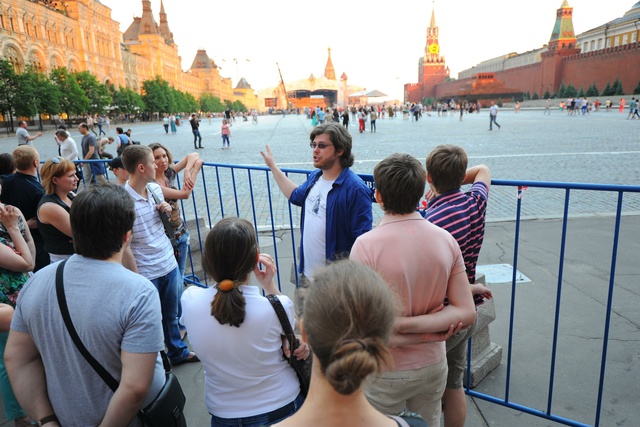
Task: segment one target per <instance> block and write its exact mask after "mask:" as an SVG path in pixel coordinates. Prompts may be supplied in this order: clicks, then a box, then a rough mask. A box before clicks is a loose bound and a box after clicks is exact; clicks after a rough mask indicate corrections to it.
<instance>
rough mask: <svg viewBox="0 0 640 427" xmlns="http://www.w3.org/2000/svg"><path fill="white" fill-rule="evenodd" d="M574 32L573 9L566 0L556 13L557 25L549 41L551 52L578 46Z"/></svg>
mask: <svg viewBox="0 0 640 427" xmlns="http://www.w3.org/2000/svg"><path fill="white" fill-rule="evenodd" d="M576 41H577V38H576V35H575V33H574V32H573V8H572V7H571V6H569V2H568V1H567V0H564V1H563V2H562V5H561V6H560V9H558V10H557V13H556V23H555V25H554V26H553V31H552V32H551V38H550V39H549V50H557V49H572V48H574V47H575V45H576Z"/></svg>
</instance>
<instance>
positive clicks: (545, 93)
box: [542, 90, 551, 99]
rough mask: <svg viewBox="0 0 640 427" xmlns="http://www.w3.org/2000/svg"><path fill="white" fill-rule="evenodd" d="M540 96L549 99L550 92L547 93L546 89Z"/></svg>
mask: <svg viewBox="0 0 640 427" xmlns="http://www.w3.org/2000/svg"><path fill="white" fill-rule="evenodd" d="M542 97H543V98H544V99H549V98H550V97H551V94H550V93H549V91H548V90H547V91H545V92H544V95H542Z"/></svg>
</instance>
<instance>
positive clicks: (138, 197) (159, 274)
mask: <svg viewBox="0 0 640 427" xmlns="http://www.w3.org/2000/svg"><path fill="white" fill-rule="evenodd" d="M122 163H124V167H125V168H126V169H127V172H128V173H129V181H127V183H126V184H125V186H124V188H125V189H126V190H127V191H128V192H129V194H130V195H131V197H132V198H133V199H134V201H135V221H134V223H133V234H132V236H131V245H130V247H129V248H128V249H127V250H125V253H124V258H123V264H124V265H126V266H127V267H129V268H130V269H132V270H133V271H136V270H137V272H138V273H139V274H141V275H142V276H144V277H146V278H147V279H149V280H150V281H151V283H153V285H154V286H155V287H156V289H157V290H158V294H159V297H160V305H161V307H162V329H163V332H164V343H165V345H166V346H167V349H168V351H167V356H168V357H169V359H170V360H171V363H172V364H174V365H177V364H181V363H185V362H198V361H199V359H198V357H197V356H196V354H195V353H194V352H190V351H189V349H188V348H187V344H186V343H185V342H184V341H183V340H182V338H181V336H180V327H179V325H178V312H179V304H180V295H181V294H182V288H183V286H182V277H180V269H179V267H178V263H177V261H176V258H175V254H174V250H173V247H172V245H171V241H170V240H169V238H168V237H167V235H166V234H165V228H164V225H163V221H162V218H161V217H160V215H170V214H171V205H169V203H167V202H165V200H164V196H163V194H162V189H161V188H160V186H159V185H158V184H157V183H155V182H153V181H154V180H155V178H156V164H155V160H154V158H153V152H152V151H151V148H149V147H146V146H144V145H133V146H131V147H128V148H127V149H126V150H124V151H123V152H122ZM151 192H153V195H152V194H151ZM154 195H155V197H154ZM156 199H157V200H158V201H159V202H160V203H156Z"/></svg>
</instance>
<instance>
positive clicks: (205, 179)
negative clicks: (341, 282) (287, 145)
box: [111, 163, 640, 426]
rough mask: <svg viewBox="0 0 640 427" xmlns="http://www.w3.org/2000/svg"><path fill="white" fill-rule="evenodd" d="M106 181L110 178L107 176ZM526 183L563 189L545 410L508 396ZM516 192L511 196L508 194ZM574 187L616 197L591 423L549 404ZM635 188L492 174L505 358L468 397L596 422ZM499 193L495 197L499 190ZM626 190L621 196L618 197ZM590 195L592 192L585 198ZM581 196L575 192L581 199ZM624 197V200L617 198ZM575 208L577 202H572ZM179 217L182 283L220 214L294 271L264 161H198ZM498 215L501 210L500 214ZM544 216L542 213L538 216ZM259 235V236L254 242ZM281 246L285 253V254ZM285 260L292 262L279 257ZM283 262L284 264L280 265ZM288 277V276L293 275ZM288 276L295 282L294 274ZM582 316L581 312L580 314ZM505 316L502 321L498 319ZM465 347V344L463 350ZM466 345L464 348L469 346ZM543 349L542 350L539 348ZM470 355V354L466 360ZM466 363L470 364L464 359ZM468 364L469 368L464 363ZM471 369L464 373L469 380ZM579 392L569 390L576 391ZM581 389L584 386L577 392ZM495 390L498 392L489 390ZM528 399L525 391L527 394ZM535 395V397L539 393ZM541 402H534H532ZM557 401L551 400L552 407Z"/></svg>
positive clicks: (289, 225)
mask: <svg viewBox="0 0 640 427" xmlns="http://www.w3.org/2000/svg"><path fill="white" fill-rule="evenodd" d="M283 171H284V172H285V174H286V175H287V176H289V178H290V179H292V180H293V181H294V182H296V183H302V182H303V181H304V180H305V179H306V178H307V176H308V174H309V173H310V172H311V171H309V170H298V169H283ZM360 176H361V177H362V178H363V179H364V180H365V182H367V183H368V184H369V185H370V186H373V177H372V175H360ZM111 180H113V177H111ZM526 189H529V191H530V192H532V189H540V190H541V191H542V192H544V193H545V194H547V193H548V192H551V191H556V192H557V191H560V192H562V193H564V196H563V203H562V205H563V207H562V209H561V212H557V213H553V214H552V215H551V216H555V217H556V218H561V219H562V231H561V236H560V238H561V240H560V248H559V253H560V256H559V259H558V260H557V262H558V266H557V268H558V273H557V286H556V290H555V291H556V296H555V311H554V318H553V337H552V339H551V348H549V349H548V353H547V355H548V357H549V359H550V366H549V369H548V374H549V377H548V381H549V386H548V389H547V391H546V396H545V397H544V399H543V400H546V405H545V406H546V407H545V408H544V409H537V408H535V407H532V404H531V403H519V402H516V401H514V400H512V397H511V394H512V393H511V392H512V387H511V386H512V367H513V365H514V361H513V360H512V354H513V353H514V325H515V323H516V321H517V320H518V315H519V313H518V311H517V309H516V295H517V287H516V273H517V266H518V259H519V255H520V254H519V242H520V226H521V223H522V221H523V219H525V218H527V217H530V215H529V216H527V215H523V210H524V211H526V207H525V206H526V205H525V204H523V199H522V197H521V194H522V192H523V191H525V190H526ZM516 192H517V193H518V194H519V196H518V197H513V195H514V194H516ZM576 192H578V193H579V194H583V193H584V192H587V193H588V194H589V195H590V197H588V198H587V199H588V202H587V203H593V197H596V194H598V193H601V194H606V195H608V196H607V197H605V199H608V198H609V197H610V196H611V195H613V196H615V199H616V201H615V203H612V204H607V203H608V202H606V201H605V202H604V205H606V206H610V205H611V206H612V207H614V208H615V209H614V210H613V211H612V212H609V213H610V214H611V216H612V218H614V220H615V225H614V232H613V236H612V247H611V249H610V250H604V249H603V253H602V255H601V256H602V257H608V256H610V257H611V262H610V267H609V279H608V291H607V296H606V310H605V313H604V318H603V319H602V326H603V334H602V346H601V348H600V350H599V351H598V353H599V360H598V362H597V365H598V368H597V369H598V370H599V375H598V380H597V396H596V397H595V401H593V402H592V403H591V404H592V405H593V406H595V413H594V415H593V423H590V422H587V423H585V422H581V421H578V420H573V419H570V418H568V417H566V416H561V415H558V413H557V411H556V410H555V409H556V408H555V407H554V400H553V399H554V392H555V391H556V390H557V387H556V386H557V384H556V382H557V381H556V374H557V373H556V367H557V359H558V356H559V353H558V340H559V325H560V318H561V309H562V292H563V283H564V279H563V273H564V262H565V248H566V245H567V225H568V223H569V220H570V219H571V218H572V217H573V216H574V214H573V213H572V210H571V209H570V207H571V206H572V205H571V203H570V200H571V195H572V194H575V193H576ZM638 193H640V187H638V186H620V185H599V184H579V183H553V182H532V181H503V180H494V181H493V182H492V190H491V194H492V195H491V197H490V201H489V206H491V205H492V204H493V203H496V204H498V205H500V204H503V205H504V204H506V205H511V207H512V209H513V210H512V214H511V215H510V216H509V217H508V218H503V217H501V216H500V214H498V215H496V216H497V217H499V218H500V220H504V219H507V220H509V221H514V222H515V235H514V237H513V247H514V251H513V259H512V265H513V277H512V280H511V300H510V304H509V308H508V312H509V315H508V317H509V326H508V341H507V357H506V361H505V360H503V361H502V365H503V366H505V365H506V366H505V368H506V375H505V382H504V392H503V397H498V396H494V395H490V394H486V393H481V392H478V391H475V390H471V389H470V388H469V384H468V383H467V384H466V387H465V391H466V393H467V394H468V395H470V396H472V397H474V398H477V399H482V400H485V401H488V402H491V403H494V404H497V405H501V406H504V407H507V408H511V409H514V410H517V411H522V412H525V413H527V414H531V415H535V416H537V417H541V418H544V419H547V420H550V421H553V422H557V423H561V424H565V425H570V426H588V425H593V426H599V425H600V419H601V414H602V403H603V390H604V384H605V379H606V366H607V350H608V345H609V335H610V330H611V315H612V301H613V293H614V288H615V279H616V263H617V257H618V242H619V236H620V233H621V220H622V217H623V214H637V213H638V212H637V206H640V200H639V199H638ZM504 194H508V195H509V197H506V198H505V197H503V196H504ZM501 195H502V196H501ZM625 195H626V196H627V199H628V200H625ZM591 196H593V197H591ZM580 199H582V197H580ZM536 200H537V199H536V198H535V197H532V198H531V199H530V200H529V199H528V200H527V203H530V202H533V203H536V202H537V201H536ZM623 201H625V203H626V204H624V203H623ZM578 206H580V201H578ZM181 208H182V215H183V219H184V220H185V221H187V223H188V224H189V228H190V229H191V230H192V231H193V230H195V231H196V233H197V236H192V243H193V241H194V240H197V245H198V247H197V248H196V247H192V249H191V251H192V252H190V254H189V258H188V260H189V261H188V264H187V270H186V271H187V272H188V274H187V275H186V277H185V281H187V282H189V283H191V284H195V285H198V286H206V285H207V277H206V276H205V275H204V274H203V273H202V272H201V271H200V267H199V264H200V263H199V262H198V259H197V258H198V257H196V256H195V253H197V252H201V251H202V244H203V239H204V238H205V236H206V229H210V228H211V227H212V226H213V225H214V224H215V222H216V221H217V220H219V219H221V218H223V217H225V216H238V217H241V218H245V219H247V220H249V221H250V222H251V223H253V224H254V226H255V229H256V232H257V233H258V240H259V241H258V243H259V244H260V245H261V247H262V248H263V250H264V251H266V252H271V251H272V252H273V253H272V255H273V256H274V258H275V260H276V265H277V268H278V273H277V281H278V284H279V286H280V287H281V288H282V287H283V286H290V285H289V284H288V282H289V280H288V278H286V279H285V278H284V277H282V275H281V272H283V271H288V268H289V266H290V264H293V268H294V269H295V270H296V271H297V265H298V260H297V251H296V248H297V247H298V245H299V241H297V236H298V235H297V230H298V228H299V222H300V209H299V208H297V207H295V206H292V205H290V204H289V203H288V201H287V199H286V198H285V197H284V196H283V195H282V193H281V192H280V190H279V189H278V187H277V184H276V183H275V180H273V177H272V175H271V173H270V171H269V169H268V168H266V167H260V166H243V165H227V164H218V163H205V164H204V166H203V169H202V173H201V175H200V177H199V182H198V183H197V184H196V188H195V189H194V192H193V193H192V196H191V201H190V202H187V203H185V201H182V204H181ZM373 209H374V224H375V223H376V222H377V219H379V218H380V217H381V216H382V211H381V209H380V207H379V206H378V205H377V204H375V203H374V208H373ZM577 210H578V216H580V215H585V212H584V211H583V210H582V208H580V207H579V208H578V209H577ZM593 214H602V212H593ZM502 215H504V213H503V214H502ZM545 217H547V216H545ZM261 241H262V242H261ZM285 250H286V252H285ZM288 259H290V260H291V262H290V263H289V262H287V261H286V260H288ZM283 267H285V268H284V269H283ZM292 277H293V275H292ZM294 281H295V282H296V286H297V274H296V275H295V278H294ZM585 314H586V313H585ZM502 320H504V319H502ZM470 348H471V346H469V349H470ZM469 351H470V350H469ZM545 352H547V350H546V349H545ZM468 359H469V360H470V359H471V358H470V357H469V358H468ZM469 364H470V362H469ZM469 368H470V367H469ZM469 377H470V375H467V378H469ZM563 387H565V388H567V387H569V388H571V387H572V385H571V384H564V383H563ZM579 392H580V390H578V391H576V393H579ZM582 392H584V390H582ZM495 394H498V393H495ZM527 397H528V396H527ZM538 399H541V398H540V396H538ZM538 406H541V405H538ZM556 406H557V405H556Z"/></svg>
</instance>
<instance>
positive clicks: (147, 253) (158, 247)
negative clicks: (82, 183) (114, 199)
mask: <svg viewBox="0 0 640 427" xmlns="http://www.w3.org/2000/svg"><path fill="white" fill-rule="evenodd" d="M124 188H125V189H126V190H127V191H128V192H129V194H131V196H132V197H133V199H134V200H135V209H136V219H135V221H134V223H133V236H132V238H131V251H132V252H133V257H134V258H135V260H136V264H137V265H138V272H139V273H140V275H142V276H144V277H146V278H147V279H149V280H153V279H157V278H158V277H162V276H166V275H167V274H169V273H170V272H171V271H172V270H173V269H174V268H177V267H178V263H177V262H176V257H175V256H174V255H173V247H172V246H171V241H170V240H169V238H168V237H167V235H166V234H165V232H164V225H163V224H162V219H160V214H159V211H158V209H157V208H156V202H155V200H154V199H153V196H152V195H151V194H149V192H148V191H147V197H148V198H147V199H145V198H144V197H142V196H141V195H139V194H138V193H137V192H136V190H134V189H133V188H131V186H129V182H128V181H127V183H126V185H125V186H124ZM149 188H150V189H151V190H152V191H153V192H154V193H155V194H156V196H158V198H159V199H160V201H164V196H163V195H162V189H161V188H160V186H159V185H158V184H156V183H155V182H152V183H150V184H149Z"/></svg>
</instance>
